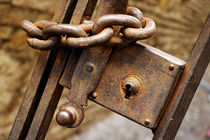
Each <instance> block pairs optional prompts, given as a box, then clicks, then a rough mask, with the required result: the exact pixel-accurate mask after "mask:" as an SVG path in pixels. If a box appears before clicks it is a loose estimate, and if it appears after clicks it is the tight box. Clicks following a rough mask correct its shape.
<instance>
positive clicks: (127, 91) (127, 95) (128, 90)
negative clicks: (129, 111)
mask: <svg viewBox="0 0 210 140" xmlns="http://www.w3.org/2000/svg"><path fill="white" fill-rule="evenodd" d="M130 96H131V85H130V84H126V85H125V98H126V99H129V98H130Z"/></svg>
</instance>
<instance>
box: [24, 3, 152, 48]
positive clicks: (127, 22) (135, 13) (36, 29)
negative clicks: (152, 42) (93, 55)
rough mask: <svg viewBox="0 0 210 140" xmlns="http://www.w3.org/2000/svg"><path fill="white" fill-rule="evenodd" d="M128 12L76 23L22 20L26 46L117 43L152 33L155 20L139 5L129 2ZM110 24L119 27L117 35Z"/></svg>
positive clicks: (74, 45) (141, 37)
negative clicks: (138, 7)
mask: <svg viewBox="0 0 210 140" xmlns="http://www.w3.org/2000/svg"><path fill="white" fill-rule="evenodd" d="M127 14H128V15H124V14H110V15H104V16H102V17H100V18H98V19H97V20H96V21H95V22H93V21H83V23H82V24H80V25H78V26H75V25H70V24H57V23H56V22H51V21H45V20H41V21H38V22H35V23H34V24H33V23H31V22H30V21H28V20H24V21H23V22H22V28H23V30H24V31H26V33H27V43H28V44H29V46H31V47H32V48H34V49H39V50H49V49H51V48H52V47H54V46H55V45H57V44H59V43H60V44H63V45H62V46H66V47H71V48H88V47H94V46H97V45H100V44H104V43H107V44H108V45H113V44H114V45H116V44H122V43H125V42H134V41H137V40H142V39H146V38H149V37H151V36H152V35H153V34H154V33H155V30H156V25H155V22H154V21H153V20H152V19H150V18H145V17H143V14H142V12H141V11H140V10H139V9H137V8H135V7H130V6H129V7H128V8H127ZM113 26H120V27H121V30H120V32H119V35H118V36H115V35H114V31H113Z"/></svg>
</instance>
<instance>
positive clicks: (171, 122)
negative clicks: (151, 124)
mask: <svg viewBox="0 0 210 140" xmlns="http://www.w3.org/2000/svg"><path fill="white" fill-rule="evenodd" d="M209 61H210V14H209V16H208V17H207V20H206V23H205V25H204V27H203V29H202V31H201V33H200V36H199V38H198V40H197V42H196V44H195V46H194V48H193V51H192V54H191V56H190V59H189V60H188V62H187V64H186V67H185V69H184V71H183V74H182V75H181V77H180V79H179V81H178V84H177V86H176V88H175V91H174V93H173V96H172V98H171V100H170V102H169V105H168V106H167V109H166V111H165V113H164V115H163V118H162V119H161V121H160V124H159V125H158V127H157V129H156V130H155V131H154V138H153V139H154V140H162V139H164V140H168V139H174V137H175V136H176V133H177V131H178V129H179V126H180V125H181V122H182V120H183V118H184V116H185V113H186V112H187V109H188V107H189V105H190V103H191V101H192V98H193V96H194V94H195V92H196V89H197V87H198V85H199V83H200V81H201V79H202V77H203V74H204V72H205V70H206V68H207V66H208V64H209Z"/></svg>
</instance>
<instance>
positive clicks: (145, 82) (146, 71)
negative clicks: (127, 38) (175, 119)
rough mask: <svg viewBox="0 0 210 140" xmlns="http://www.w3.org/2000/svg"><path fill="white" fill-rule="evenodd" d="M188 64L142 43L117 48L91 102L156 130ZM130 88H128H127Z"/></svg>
mask: <svg viewBox="0 0 210 140" xmlns="http://www.w3.org/2000/svg"><path fill="white" fill-rule="evenodd" d="M184 65H185V62H184V61H182V60H180V59H178V58H175V57H173V56H171V55H169V54H166V53H164V52H162V51H160V50H158V49H155V48H153V47H150V46H148V45H145V44H142V43H136V44H133V45H130V46H129V47H127V48H126V47H119V48H116V49H114V51H113V52H112V54H111V57H110V59H109V62H108V64H107V66H106V68H105V70H104V72H103V75H102V77H101V80H100V82H99V84H98V86H97V88H96V90H95V92H94V94H96V95H97V97H95V98H91V96H90V99H91V100H92V101H94V102H96V103H98V104H100V105H102V106H104V107H106V108H108V109H110V110H112V111H114V112H117V113H119V114H121V115H123V116H125V117H127V118H129V119H131V120H133V121H135V122H137V123H139V124H142V125H144V126H146V127H149V128H155V127H156V126H157V124H158V122H159V120H160V118H161V115H162V112H163V111H164V109H165V107H166V106H167V103H168V100H169V98H170V96H171V95H172V94H173V89H174V88H175V86H176V81H177V80H178V78H179V76H180V74H181V72H182V70H183V68H184ZM126 86H127V89H126Z"/></svg>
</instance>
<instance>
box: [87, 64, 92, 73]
mask: <svg viewBox="0 0 210 140" xmlns="http://www.w3.org/2000/svg"><path fill="white" fill-rule="evenodd" d="M85 69H86V71H87V72H90V73H91V72H93V69H94V67H93V64H91V63H87V64H86V66H85Z"/></svg>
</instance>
